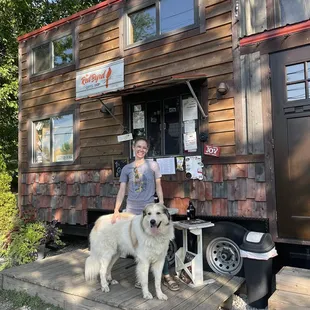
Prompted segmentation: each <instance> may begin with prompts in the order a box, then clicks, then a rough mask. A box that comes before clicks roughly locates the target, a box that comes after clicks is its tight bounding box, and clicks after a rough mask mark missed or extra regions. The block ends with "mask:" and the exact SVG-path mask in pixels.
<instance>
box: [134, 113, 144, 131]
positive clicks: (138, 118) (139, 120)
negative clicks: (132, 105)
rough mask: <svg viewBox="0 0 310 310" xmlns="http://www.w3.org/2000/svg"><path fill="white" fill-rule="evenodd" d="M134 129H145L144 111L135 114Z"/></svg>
mask: <svg viewBox="0 0 310 310" xmlns="http://www.w3.org/2000/svg"><path fill="white" fill-rule="evenodd" d="M132 123H133V129H140V128H144V111H138V112H133V122H132Z"/></svg>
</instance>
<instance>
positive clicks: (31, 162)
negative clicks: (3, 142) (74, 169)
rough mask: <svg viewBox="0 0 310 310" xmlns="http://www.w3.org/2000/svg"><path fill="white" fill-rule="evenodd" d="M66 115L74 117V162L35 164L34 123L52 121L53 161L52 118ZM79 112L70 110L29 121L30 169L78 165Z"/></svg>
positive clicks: (51, 156) (51, 134) (51, 145)
mask: <svg viewBox="0 0 310 310" xmlns="http://www.w3.org/2000/svg"><path fill="white" fill-rule="evenodd" d="M64 115H72V122H73V128H72V131H73V132H72V134H73V160H70V161H60V162H53V161H51V162H49V163H35V162H33V158H34V143H33V140H34V139H33V138H34V123H35V122H39V121H43V120H47V119H49V121H50V158H51V160H52V158H53V141H52V137H53V129H52V118H53V117H59V116H64ZM76 124H77V112H76V111H75V110H74V109H68V110H66V111H62V112H61V113H59V114H57V113H56V114H49V115H37V116H35V117H33V118H31V119H30V120H29V121H28V164H29V167H31V168H35V167H53V166H70V165H73V164H75V163H76V160H77V149H78V144H77V142H78V136H77V133H78V130H77V127H76V126H77V125H76Z"/></svg>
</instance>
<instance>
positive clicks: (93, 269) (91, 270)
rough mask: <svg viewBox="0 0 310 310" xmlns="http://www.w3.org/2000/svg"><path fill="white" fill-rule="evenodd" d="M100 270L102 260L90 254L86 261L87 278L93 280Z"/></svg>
mask: <svg viewBox="0 0 310 310" xmlns="http://www.w3.org/2000/svg"><path fill="white" fill-rule="evenodd" d="M99 271H100V262H99V260H97V259H96V258H95V257H94V256H89V257H88V258H87V259H86V262H85V280H86V281H93V280H95V279H96V278H97V276H98V274H99Z"/></svg>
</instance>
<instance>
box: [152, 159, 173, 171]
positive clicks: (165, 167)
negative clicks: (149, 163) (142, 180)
mask: <svg viewBox="0 0 310 310" xmlns="http://www.w3.org/2000/svg"><path fill="white" fill-rule="evenodd" d="M156 161H157V163H158V165H159V169H160V173H161V174H162V175H164V174H175V160H174V157H167V158H157V160H156Z"/></svg>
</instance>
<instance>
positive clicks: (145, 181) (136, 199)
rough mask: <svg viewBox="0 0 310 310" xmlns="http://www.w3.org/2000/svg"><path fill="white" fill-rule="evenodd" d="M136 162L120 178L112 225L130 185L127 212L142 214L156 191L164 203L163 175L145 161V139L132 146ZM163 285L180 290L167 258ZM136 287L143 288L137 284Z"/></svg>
mask: <svg viewBox="0 0 310 310" xmlns="http://www.w3.org/2000/svg"><path fill="white" fill-rule="evenodd" d="M132 149H133V152H134V155H135V160H134V162H132V163H130V164H128V165H126V166H124V168H123V169H122V172H121V176H120V188H119V191H118V194H117V197H116V203H115V208H114V214H113V217H112V223H115V221H116V220H117V219H118V218H119V209H120V207H121V205H122V202H123V200H124V197H125V193H126V187H127V185H128V196H127V204H126V212H129V213H133V214H136V215H138V214H141V213H142V211H143V209H144V207H145V206H146V205H147V204H148V203H152V202H154V193H155V191H156V193H157V196H158V199H159V203H161V204H163V203H164V198H163V190H162V187H161V173H160V170H159V166H158V163H157V162H156V161H147V160H145V156H146V153H147V152H148V149H149V145H148V141H147V140H146V139H145V138H142V137H138V138H137V139H136V140H135V141H134V143H133V146H132ZM163 284H164V285H165V286H167V287H168V288H169V289H170V290H172V291H177V290H179V285H178V284H177V283H176V282H175V280H174V279H173V277H172V276H170V274H169V265H168V260H167V258H166V260H165V264H164V269H163ZM135 286H136V287H141V286H140V284H139V283H136V285H135Z"/></svg>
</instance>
